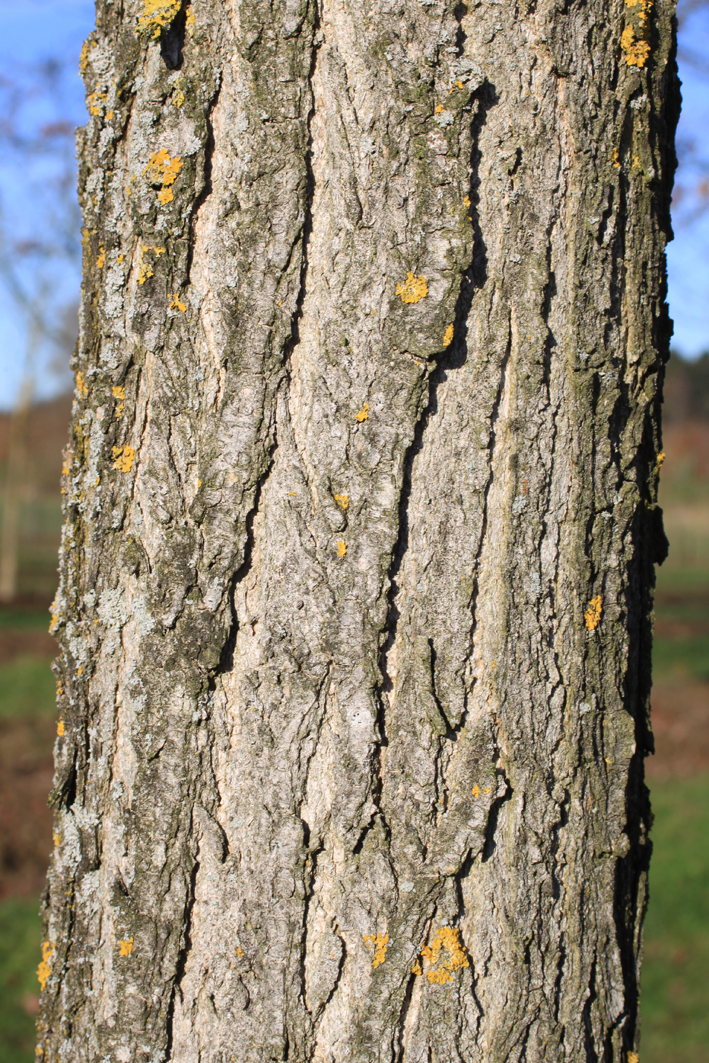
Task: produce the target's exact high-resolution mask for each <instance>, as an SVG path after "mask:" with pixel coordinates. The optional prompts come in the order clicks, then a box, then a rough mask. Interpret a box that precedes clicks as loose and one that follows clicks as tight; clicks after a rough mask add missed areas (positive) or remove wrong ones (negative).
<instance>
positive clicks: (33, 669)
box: [0, 657, 56, 720]
mask: <svg viewBox="0 0 709 1063" xmlns="http://www.w3.org/2000/svg"><path fill="white" fill-rule="evenodd" d="M55 689H56V683H55V681H54V676H53V675H52V671H51V669H50V667H49V661H48V660H46V659H45V658H42V657H18V658H16V659H15V660H14V661H10V662H8V663H7V664H2V665H0V719H5V720H7V719H17V718H18V717H28V716H52V715H53V714H54V713H55V712H56V697H55Z"/></svg>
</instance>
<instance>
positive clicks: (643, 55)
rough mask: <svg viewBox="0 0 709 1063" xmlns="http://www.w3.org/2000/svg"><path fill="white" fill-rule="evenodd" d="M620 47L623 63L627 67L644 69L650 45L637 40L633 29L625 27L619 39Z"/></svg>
mask: <svg viewBox="0 0 709 1063" xmlns="http://www.w3.org/2000/svg"><path fill="white" fill-rule="evenodd" d="M620 46H621V48H622V49H623V51H624V52H625V61H626V63H627V64H628V66H637V67H640V68H642V67H644V66H645V63H646V62H647V58H648V56H649V55H650V45H649V44H648V43H647V41H643V40H638V39H637V38H636V36H635V29H634V28H633V27H632V26H626V27H625V29H624V30H623V33H622V35H621V38H620Z"/></svg>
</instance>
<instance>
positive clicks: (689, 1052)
mask: <svg viewBox="0 0 709 1063" xmlns="http://www.w3.org/2000/svg"><path fill="white" fill-rule="evenodd" d="M652 804H653V810H654V812H655V824H654V827H653V831H652V839H653V845H654V851H653V857H652V864H651V866H650V907H649V910H648V916H647V920H646V923H645V961H644V964H643V974H642V1000H641V1017H642V1041H641V1046H640V1058H641V1060H642V1063H709V973H708V972H709V844H708V843H709V776H707V775H704V776H697V777H695V778H692V779H684V780H681V781H679V780H669V781H667V782H661V783H660V782H656V783H654V784H653V787H652Z"/></svg>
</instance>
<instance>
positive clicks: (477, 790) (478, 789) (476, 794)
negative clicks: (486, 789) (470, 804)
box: [472, 783, 482, 801]
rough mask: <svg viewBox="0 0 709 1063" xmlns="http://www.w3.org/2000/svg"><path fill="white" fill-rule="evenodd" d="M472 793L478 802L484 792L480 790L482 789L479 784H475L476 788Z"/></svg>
mask: <svg viewBox="0 0 709 1063" xmlns="http://www.w3.org/2000/svg"><path fill="white" fill-rule="evenodd" d="M472 793H473V797H474V798H475V800H476V801H477V799H478V798H479V797H480V794H481V793H482V790H481V789H480V787H479V786H478V784H477V783H475V786H474V787H473V791H472Z"/></svg>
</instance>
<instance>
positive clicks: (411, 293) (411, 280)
mask: <svg viewBox="0 0 709 1063" xmlns="http://www.w3.org/2000/svg"><path fill="white" fill-rule="evenodd" d="M396 294H397V295H398V296H400V297H401V301H402V303H418V302H420V301H421V300H422V299H424V298H425V297H426V296H427V295H428V285H427V284H426V278H425V277H421V276H419V277H416V276H414V274H413V273H407V274H406V280H405V281H404V282H403V284H398V285H397V287H396Z"/></svg>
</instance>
